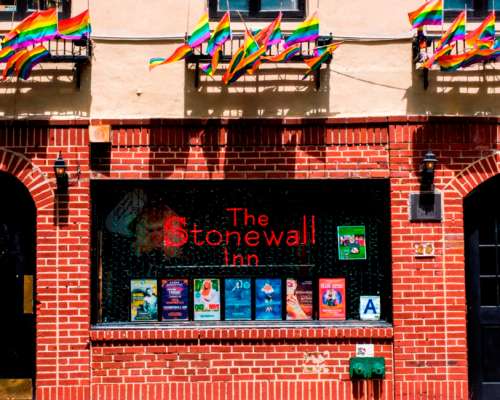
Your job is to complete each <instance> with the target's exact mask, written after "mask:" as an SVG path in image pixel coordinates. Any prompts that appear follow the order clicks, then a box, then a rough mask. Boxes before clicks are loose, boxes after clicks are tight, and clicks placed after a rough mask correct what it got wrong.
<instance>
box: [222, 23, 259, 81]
mask: <svg viewBox="0 0 500 400" xmlns="http://www.w3.org/2000/svg"><path fill="white" fill-rule="evenodd" d="M240 50H241V48H240V49H239V50H238V51H237V52H236V53H235V55H234V56H233V58H232V59H231V62H230V64H229V66H228V69H227V70H226V72H225V73H224V76H223V77H222V80H223V82H224V83H225V84H226V85H227V84H229V83H232V82H235V81H236V80H238V79H239V78H240V77H241V76H242V75H243V74H244V73H245V72H246V71H247V70H249V69H252V67H253V66H254V65H255V63H257V62H258V61H259V58H260V57H261V56H263V55H264V53H265V52H266V50H267V49H266V47H265V46H259V44H258V43H257V41H256V39H255V38H254V37H253V36H252V34H251V33H250V32H248V31H246V32H245V42H244V45H243V49H242V51H240Z"/></svg>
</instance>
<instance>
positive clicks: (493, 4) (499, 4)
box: [488, 0, 500, 11]
mask: <svg viewBox="0 0 500 400" xmlns="http://www.w3.org/2000/svg"><path fill="white" fill-rule="evenodd" d="M488 10H490V11H491V10H500V1H498V0H488Z"/></svg>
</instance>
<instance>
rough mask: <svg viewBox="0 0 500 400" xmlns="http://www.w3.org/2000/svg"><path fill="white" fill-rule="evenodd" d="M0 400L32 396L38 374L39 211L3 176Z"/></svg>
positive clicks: (0, 188) (22, 189) (26, 194)
mask: <svg viewBox="0 0 500 400" xmlns="http://www.w3.org/2000/svg"><path fill="white" fill-rule="evenodd" d="M0 193H1V195H0V299H1V300H0V310H1V312H0V324H1V326H2V329H0V399H7V398H8V399H15V400H17V399H19V400H20V399H28V398H31V393H32V386H33V379H34V376H35V375H34V372H35V351H34V350H35V324H34V323H35V320H34V314H33V282H34V270H35V207H34V204H33V201H32V199H31V197H30V194H29V192H28V191H27V189H26V188H25V187H24V186H23V185H22V184H21V183H20V182H19V181H18V180H17V179H15V178H13V177H12V176H10V175H7V174H4V173H0Z"/></svg>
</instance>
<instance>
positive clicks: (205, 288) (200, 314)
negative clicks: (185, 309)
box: [194, 279, 220, 321]
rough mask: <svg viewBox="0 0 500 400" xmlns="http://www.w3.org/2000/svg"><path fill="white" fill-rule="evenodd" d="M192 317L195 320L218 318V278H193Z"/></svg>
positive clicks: (217, 319)
mask: <svg viewBox="0 0 500 400" xmlns="http://www.w3.org/2000/svg"><path fill="white" fill-rule="evenodd" d="M194 319H195V320H196V321H219V320H220V281H219V279H195V280H194Z"/></svg>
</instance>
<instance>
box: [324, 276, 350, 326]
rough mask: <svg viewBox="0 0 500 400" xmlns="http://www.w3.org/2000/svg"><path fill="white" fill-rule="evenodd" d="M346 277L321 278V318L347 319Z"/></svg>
mask: <svg viewBox="0 0 500 400" xmlns="http://www.w3.org/2000/svg"><path fill="white" fill-rule="evenodd" d="M345 301H346V299H345V279H344V278H322V279H320V280H319V319H335V320H343V319H345V310H346V307H345Z"/></svg>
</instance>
